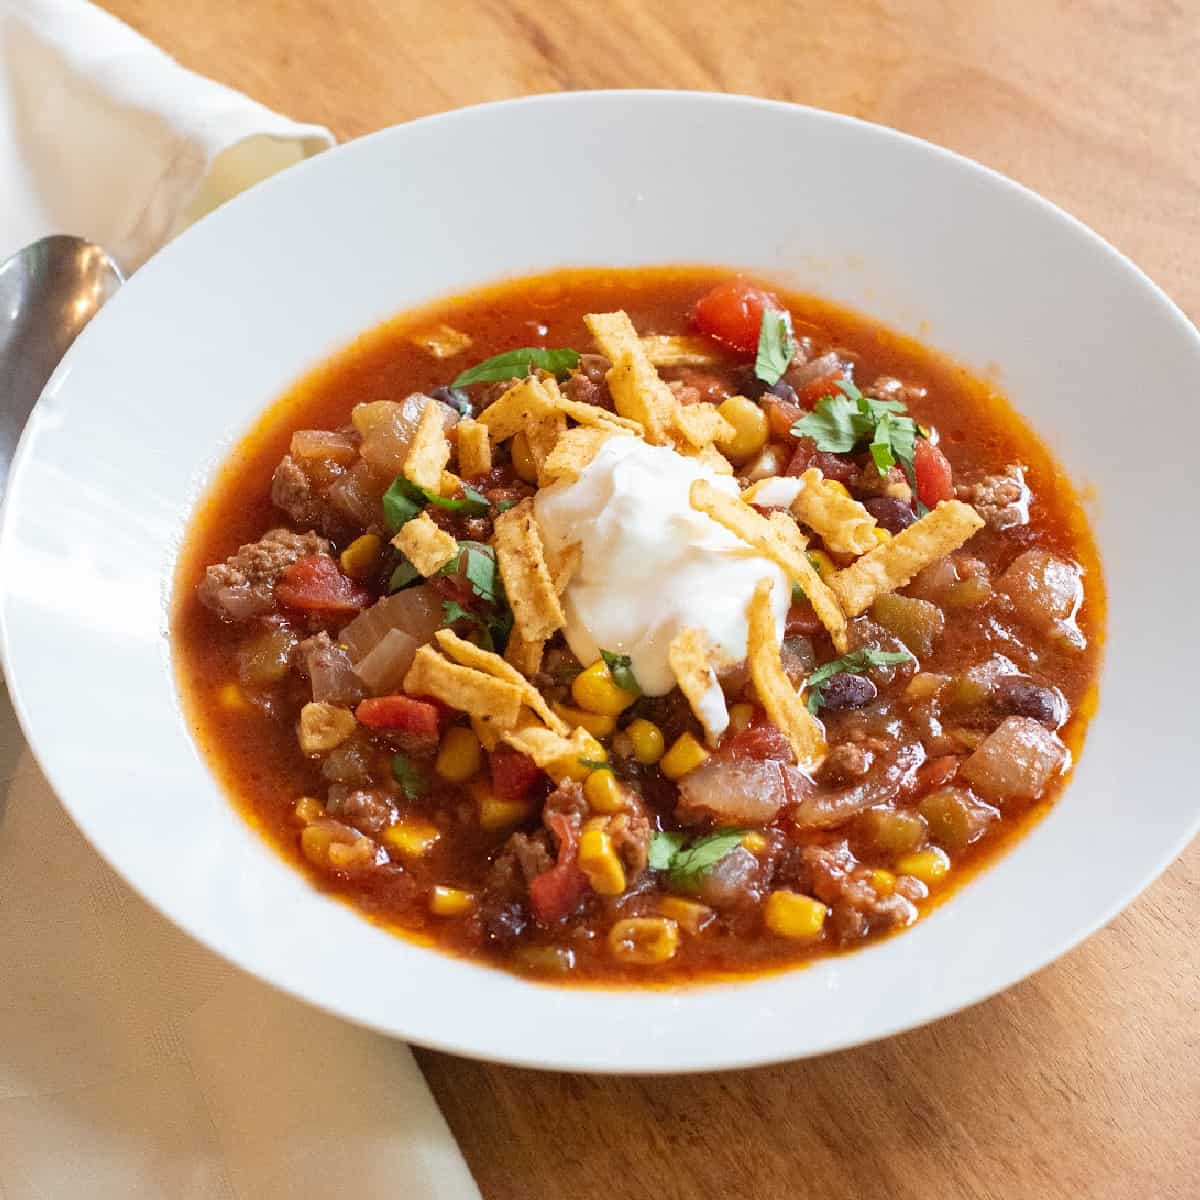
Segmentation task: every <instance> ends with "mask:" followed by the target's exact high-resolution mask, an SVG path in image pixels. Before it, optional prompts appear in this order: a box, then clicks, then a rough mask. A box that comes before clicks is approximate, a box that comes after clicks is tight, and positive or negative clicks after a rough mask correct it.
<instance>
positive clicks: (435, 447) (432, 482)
mask: <svg viewBox="0 0 1200 1200" xmlns="http://www.w3.org/2000/svg"><path fill="white" fill-rule="evenodd" d="M449 461H450V443H449V441H447V439H446V421H445V418H444V417H443V416H442V406H441V405H440V404H436V403H434V402H433V401H430V403H428V404H426V405H425V407H424V408H423V409H422V410H421V419H420V420H419V421H418V422H417V427H416V429H415V430H414V431H413V436H412V441H411V442H409V444H408V453H407V454H406V455H405V457H404V478H405V479H407V480H408V481H409V482H410V483H415V484H416V485H417V487H422V488H425V489H426V490H427V491H430V492H436V493H438V494H439V495H440V488H441V486H442V472H443V471H444V470H445V469H446V464H447V463H448V462H449Z"/></svg>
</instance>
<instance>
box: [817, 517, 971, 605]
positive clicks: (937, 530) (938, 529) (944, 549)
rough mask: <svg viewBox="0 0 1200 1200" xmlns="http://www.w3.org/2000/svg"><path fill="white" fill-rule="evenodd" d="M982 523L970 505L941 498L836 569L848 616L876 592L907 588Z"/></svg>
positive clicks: (833, 582)
mask: <svg viewBox="0 0 1200 1200" xmlns="http://www.w3.org/2000/svg"><path fill="white" fill-rule="evenodd" d="M983 523H984V522H983V518H982V517H981V516H980V515H979V514H978V513H977V512H976V511H975V510H974V509H973V508H972V507H971V506H970V505H969V504H964V503H963V502H962V501H961V500H943V501H942V502H941V503H940V504H939V505H938V506H937V508H935V509H934V510H933V511H932V512H929V513H926V514H925V515H924V516H923V517H922V518H921V519H920V520H919V521H914V522H913V524H911V525H910V526H909V527H908V528H907V529H902V530H901V531H900V532H899V533H898V534H896V536H895V537H893V538H892V539H891V540H890V541H887V542H884V543H883V544H882V545H880V546H876V547H875V549H874V550H871V551H870V552H869V553H867V554H864V555H863V556H862V558H859V559H856V560H855V561H854V562H852V563H851V564H850V566H848V567H846V568H845V569H844V570H841V571H838V572H837V574H836V575H834V576H833V577H832V578H831V579H830V581H829V586H830V588H832V589H833V592H834V594H835V595H836V596H837V598H838V600H839V601H840V603H841V606H842V608H843V610H844V611H845V613H846V615H847V616H850V617H857V616H858V614H859V613H862V612H866V610H867V609H868V608H870V607H871V605H872V603H873V602H874V601H875V599H876V598H877V597H878V596H882V595H883V594H884V593H886V592H892V591H895V590H896V589H897V588H901V587H904V585H905V584H906V583H908V581H909V580H910V579H912V577H913V576H914V575H916V573H917V572H918V571H920V570H922V569H923V568H925V567H927V566H929V564H930V563H933V562H936V561H937V560H938V559H939V558H942V557H943V556H945V555H947V554H949V553H950V552H951V551H953V550H957V549H958V548H959V546H961V545H962V544H963V543H964V542H965V541H966V540H967V539H968V538H969V537H971V535H972V534H973V533H975V532H976V531H977V530H979V529H981V528H982V527H983ZM810 599H811V597H810Z"/></svg>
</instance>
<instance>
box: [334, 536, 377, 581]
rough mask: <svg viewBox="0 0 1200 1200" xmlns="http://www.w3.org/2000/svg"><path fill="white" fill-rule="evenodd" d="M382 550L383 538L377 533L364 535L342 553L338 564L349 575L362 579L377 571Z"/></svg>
mask: <svg viewBox="0 0 1200 1200" xmlns="http://www.w3.org/2000/svg"><path fill="white" fill-rule="evenodd" d="M382 549H383V538H381V537H380V536H379V535H378V534H375V533H364V534H363V535H362V536H361V537H356V538H355V539H354V541H352V542H351V543H350V545H348V546H347V547H346V548H345V550H343V551H342V552H341V554H340V555H339V556H338V563H339V564H340V565H341V568H342V570H343V571H345V572H346V574H347V575H350V576H352V577H353V578H355V579H361V578H362V577H363V576H364V575H367V574H369V573H370V572H371V571H373V570H374V569H375V566H376V564H377V563H378V562H379V552H380V551H381V550H382Z"/></svg>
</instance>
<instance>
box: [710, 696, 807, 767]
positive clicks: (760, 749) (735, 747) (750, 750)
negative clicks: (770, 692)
mask: <svg viewBox="0 0 1200 1200" xmlns="http://www.w3.org/2000/svg"><path fill="white" fill-rule="evenodd" d="M713 757H714V758H720V759H722V760H725V761H730V762H736V761H737V760H739V759H754V760H755V761H756V762H765V761H767V760H768V759H778V760H782V761H784V762H790V761H791V759H792V748H791V744H790V743H789V742H788V740H787V737H786V735H785V734H784V733H783V731H782V730H781V729H780V728H779V726H777V725H775V724H773V723H772V722H771V721H769V720H768V719H767V715H766V713H764V712H762V711H761V710H758V709H756V710H755V713H754V720H753V722H752V723H751V724H750V727H749V728H748V729H743V730H742V731H741V732H740V733H735V734H734V735H733V736H732V737H727V738H725V740H724V741H723V742H722V743H721V746H720V749H719V750H718V751H717V753H716V754H715V755H714V756H713Z"/></svg>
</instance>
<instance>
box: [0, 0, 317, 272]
mask: <svg viewBox="0 0 1200 1200" xmlns="http://www.w3.org/2000/svg"><path fill="white" fill-rule="evenodd" d="M331 145H333V135H332V134H330V132H329V130H327V129H324V128H322V127H321V126H318V125H301V124H297V123H296V122H295V121H291V120H288V119H287V118H286V117H282V116H280V115H279V114H278V113H274V112H272V111H271V110H270V109H268V108H264V107H263V106H262V105H261V104H258V103H256V102H255V101H253V100H250V99H249V98H248V97H246V96H243V95H241V94H239V93H238V92H235V91H233V90H231V89H230V88H227V87H224V86H223V85H221V84H219V83H216V82H214V81H213V80H211V79H205V78H203V77H202V76H200V75H196V74H195V73H193V72H191V71H186V70H184V68H183V67H181V66H180V65H179V64H178V63H176V62H175V61H174V60H173V59H171V58H170V57H168V56H167V55H166V54H164V53H163V52H162V51H161V50H159V49H158V47H157V46H155V45H153V44H152V43H151V42H148V41H147V40H146V39H145V38H144V37H142V36H141V35H140V34H138V33H135V32H134V31H133V30H132V29H130V28H129V27H128V26H127V25H124V24H122V22H120V21H118V20H117V19H116V18H115V17H113V16H111V15H110V14H108V13H106V12H103V11H102V10H101V9H99V8H96V7H94V6H93V5H91V4H87V3H85V2H84V0H0V260H3V259H4V258H7V257H8V256H9V255H10V254H12V253H13V252H14V251H16V250H18V249H20V247H21V246H23V245H25V244H27V243H28V242H32V241H35V240H36V239H37V238H39V237H43V236H45V235H46V234H48V233H74V234H78V235H79V236H81V237H85V238H89V239H91V240H92V241H94V242H98V243H99V244H100V245H102V246H103V247H104V248H105V249H106V250H108V252H109V253H110V254H112V255H113V256H114V257H115V258H116V259H117V261H118V262H119V263H120V265H121V267H122V268H123V269H124V270H125V272H126V273H127V274H128V273H129V272H131V271H134V270H136V269H137V268H138V267H139V266H141V265H142V263H143V262H145V260H146V259H147V258H149V257H150V255H151V254H153V253H154V251H155V250H157V249H158V248H159V247H160V246H161V245H162V244H163V243H164V242H166V241H168V240H169V239H170V238H172V237H174V236H175V234H177V233H178V232H179V231H180V230H181V229H183V228H185V227H186V226H187V225H188V224H190V223H191V222H192V221H194V220H196V219H197V218H198V217H200V216H202V215H203V214H204V213H205V212H207V211H208V210H209V209H211V208H215V207H216V205H218V204H220V203H221V202H222V201H223V200H227V199H228V198H229V197H230V196H231V195H234V194H236V193H237V192H239V191H242V190H243V189H245V188H247V187H249V186H250V185H251V184H253V183H257V182H258V181H259V180H260V179H265V178H266V177H267V176H268V175H272V174H274V173H275V172H276V171H279V170H282V169H283V168H284V167H287V166H291V165H292V164H293V163H296V162H299V161H300V160H301V159H303V158H306V157H308V156H309V155H311V154H316V153H317V152H319V151H321V150H324V149H326V148H327V147H329V146H331Z"/></svg>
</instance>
